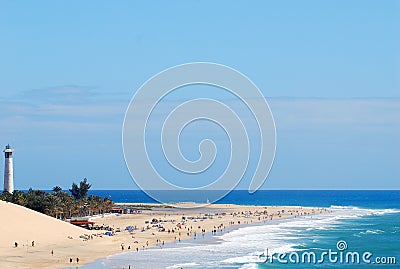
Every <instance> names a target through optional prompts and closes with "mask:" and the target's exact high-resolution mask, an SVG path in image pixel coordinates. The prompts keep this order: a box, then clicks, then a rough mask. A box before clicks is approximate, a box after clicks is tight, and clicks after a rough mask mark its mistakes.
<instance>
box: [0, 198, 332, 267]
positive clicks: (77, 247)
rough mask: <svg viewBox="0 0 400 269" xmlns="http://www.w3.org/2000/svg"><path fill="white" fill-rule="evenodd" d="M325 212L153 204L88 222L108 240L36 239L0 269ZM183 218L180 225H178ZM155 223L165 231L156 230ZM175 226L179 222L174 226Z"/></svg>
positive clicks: (93, 236)
mask: <svg viewBox="0 0 400 269" xmlns="http://www.w3.org/2000/svg"><path fill="white" fill-rule="evenodd" d="M125 204H126V203H125ZM140 204H145V203H140ZM148 205H149V204H147V206H148ZM153 209H156V210H153ZM327 210H329V209H328V208H322V207H302V206H296V207H293V206H291V207H288V206H286V207H281V206H247V205H246V206H243V205H233V204H210V205H207V206H206V207H196V208H192V209H188V208H185V209H181V208H176V207H173V208H171V207H169V206H165V205H160V204H158V205H153V207H150V210H142V211H141V213H137V214H121V215H119V216H116V215H114V216H113V215H111V216H107V217H104V218H101V217H96V218H94V219H93V221H94V222H95V223H96V224H98V225H105V226H109V227H112V228H113V229H114V231H115V232H114V233H113V234H114V235H113V236H105V235H104V233H105V231H104V230H83V231H84V233H85V234H87V235H88V237H87V238H89V239H82V238H76V237H74V239H73V240H72V239H71V240H70V239H65V240H64V241H62V242H57V243H51V244H47V245H46V244H45V242H44V241H43V242H41V240H40V239H37V242H38V244H37V247H36V246H35V248H33V247H29V251H31V252H28V253H25V252H23V251H21V249H20V250H19V253H18V255H16V254H15V251H16V249H11V250H8V251H7V252H8V253H6V255H9V256H11V259H10V258H9V257H7V258H9V259H7V261H2V262H0V265H1V268H15V265H16V264H18V268H33V269H35V268H80V267H82V266H86V265H90V264H93V263H95V262H96V261H98V260H101V259H104V258H106V257H108V256H110V255H116V254H120V253H128V251H129V250H130V251H131V252H132V251H136V252H139V251H143V250H144V249H148V248H152V247H159V245H162V247H167V245H168V246H169V245H170V244H175V243H179V240H180V241H181V242H185V243H186V242H190V241H191V242H193V241H192V240H193V237H197V238H198V239H199V238H202V234H203V233H204V237H206V234H207V236H209V234H211V231H212V230H217V235H222V234H225V233H223V230H224V228H225V229H227V230H228V231H227V232H231V231H233V230H235V229H239V228H241V227H247V226H250V225H263V224H264V222H265V223H270V222H271V220H272V221H275V220H284V219H287V218H288V217H289V218H290V217H294V216H295V215H296V216H297V215H299V216H302V215H303V214H304V215H306V216H308V215H313V214H321V213H324V212H327ZM152 219H157V220H160V222H159V223H157V226H156V227H154V226H153V225H155V224H153V225H150V221H151V220H152ZM183 220H185V221H184V222H183V223H182V221H183ZM239 222H240V224H239ZM159 224H161V226H162V227H163V229H164V231H162V229H160V230H159V228H158V225H159ZM178 224H180V226H179V228H178ZM146 225H147V226H146ZM127 226H132V227H135V226H136V228H137V230H134V231H128V230H125V227H127ZM168 231H169V232H168ZM49 232H51V231H49ZM52 232H57V231H52ZM198 239H196V240H198ZM199 241H200V240H198V241H197V242H199ZM174 242H175V243H174ZM176 245H178V244H176ZM176 245H175V246H176ZM177 247H179V246H177ZM27 249H28V247H27ZM52 250H54V256H53V255H50V251H52ZM13 253H14V254H13ZM77 257H79V263H77V262H76V258H77ZM70 258H72V262H71V263H70V262H69V259H70Z"/></svg>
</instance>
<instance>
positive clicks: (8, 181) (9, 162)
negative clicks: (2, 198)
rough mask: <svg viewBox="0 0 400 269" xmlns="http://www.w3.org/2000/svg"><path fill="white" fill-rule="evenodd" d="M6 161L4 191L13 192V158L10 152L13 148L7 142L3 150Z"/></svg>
mask: <svg viewBox="0 0 400 269" xmlns="http://www.w3.org/2000/svg"><path fill="white" fill-rule="evenodd" d="M3 152H4V155H5V158H6V161H5V164H4V191H8V192H9V193H13V191H14V171H13V159H12V153H13V152H14V149H12V148H11V147H10V145H9V144H8V145H7V146H6V149H5V150H3Z"/></svg>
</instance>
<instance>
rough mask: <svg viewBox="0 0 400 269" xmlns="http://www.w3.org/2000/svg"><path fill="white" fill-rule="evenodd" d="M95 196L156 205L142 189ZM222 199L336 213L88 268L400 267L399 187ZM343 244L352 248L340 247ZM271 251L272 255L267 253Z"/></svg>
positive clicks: (236, 194)
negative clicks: (310, 257) (356, 259)
mask: <svg viewBox="0 0 400 269" xmlns="http://www.w3.org/2000/svg"><path fill="white" fill-rule="evenodd" d="M91 194H95V195H100V196H102V197H110V198H111V199H113V200H114V201H115V202H124V203H127V202H155V201H154V200H152V199H151V198H150V197H148V196H147V195H145V194H144V193H142V192H141V191H99V190H98V191H96V190H94V191H91ZM162 195H165V198H167V199H170V200H169V201H171V202H181V201H196V202H204V197H205V195H207V194H204V193H201V194H200V193H199V195H198V196H196V195H191V197H185V195H186V194H185V193H179V194H177V193H171V192H164V193H162ZM218 203H235V204H246V205H265V206H268V205H293V206H313V207H324V208H327V209H329V211H331V212H330V213H327V214H321V215H314V216H306V217H301V218H293V219H286V220H280V221H273V222H267V223H265V224H258V225H252V226H243V227H240V228H238V229H235V230H232V231H229V232H226V233H224V234H221V235H217V236H213V239H216V240H215V241H212V240H210V239H209V238H208V239H205V240H204V241H201V240H197V242H194V241H187V242H183V243H181V244H171V246H170V247H167V248H163V249H158V248H154V249H148V250H145V251H139V252H138V253H136V252H130V253H123V254H118V255H113V256H109V257H107V258H104V259H101V260H99V261H97V262H96V263H93V264H90V265H87V266H85V267H83V268H86V269H94V268H125V269H127V268H128V266H129V265H131V266H132V267H131V268H168V269H172V268H198V269H204V268H242V269H245V268H260V269H262V268H310V267H317V268H342V267H343V268H400V191H283V190H282V191H258V192H256V193H255V194H252V195H250V194H248V193H247V191H233V192H231V193H230V194H229V195H227V196H226V197H224V198H223V199H222V200H220V201H219V202H218ZM210 237H211V235H210ZM338 242H340V243H338ZM344 246H347V247H346V248H344V249H343V247H344ZM329 251H330V252H337V255H336V256H337V257H338V260H337V261H334V257H336V256H332V257H333V258H332V260H329V257H328V256H327V255H325V256H322V253H323V252H329ZM310 252H312V253H314V254H315V255H316V262H314V260H312V261H311V262H307V256H304V257H305V260H306V262H304V263H302V255H304V253H310ZM367 252H369V253H371V255H370V257H368V259H366V260H365V261H364V260H363V258H362V256H363V255H364V254H365V253H367ZM349 253H350V254H351V255H353V254H354V253H357V254H358V255H359V257H360V262H359V263H357V262H352V259H351V257H350V254H349ZM271 254H274V258H273V259H271V258H270V256H268V258H267V255H271ZM283 254H286V256H281V261H279V260H278V259H277V257H278V255H283ZM340 255H341V256H340ZM346 255H348V257H349V258H348V259H347V260H349V262H348V263H346ZM354 255H356V254H354ZM367 255H368V253H367ZM289 257H291V260H290V259H289ZM297 257H298V258H299V260H297ZM321 257H324V261H323V262H319V260H322V259H321ZM340 257H342V261H341V260H340ZM393 258H394V260H393ZM379 260H380V261H382V260H383V261H385V260H386V262H389V260H390V263H391V264H382V263H381V264H378V263H377V261H379ZM285 261H286V262H287V263H286V264H285V263H283V262H285ZM368 261H369V262H370V263H367V262H368ZM393 263H395V264H393Z"/></svg>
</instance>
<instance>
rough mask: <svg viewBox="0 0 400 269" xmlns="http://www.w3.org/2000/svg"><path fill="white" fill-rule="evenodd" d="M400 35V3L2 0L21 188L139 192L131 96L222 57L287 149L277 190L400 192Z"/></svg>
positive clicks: (7, 104) (274, 178) (3, 68)
mask: <svg viewBox="0 0 400 269" xmlns="http://www.w3.org/2000/svg"><path fill="white" fill-rule="evenodd" d="M399 29H400V2H399V1H384V2H378V1H288V2H285V3H283V2H272V1H254V2H252V3H251V4H249V3H248V2H245V1H243V2H237V3H232V1H144V2H142V3H135V2H133V1H118V2H112V1H96V2H89V1H86V2H82V1H35V2H34V1H31V2H22V1H4V0H3V1H1V2H0V33H1V34H0V44H1V45H0V48H1V50H0V74H1V75H0V77H1V79H0V108H1V114H0V125H1V132H0V145H1V144H2V145H3V146H5V145H6V144H7V143H10V144H11V145H12V146H13V147H14V148H15V150H16V151H15V154H14V162H15V185H16V188H17V189H26V188H29V187H34V188H45V189H46V188H47V189H48V188H51V187H53V186H54V185H61V186H62V187H64V188H67V187H69V186H70V185H71V183H72V181H78V180H80V179H81V178H83V177H87V178H88V179H89V181H90V182H91V183H92V184H93V188H96V189H133V188H136V187H135V185H134V183H133V181H132V180H131V179H130V175H129V173H128V171H127V169H126V167H125V162H124V159H123V154H122V146H121V129H122V122H123V119H124V113H125V110H126V108H127V105H128V103H129V101H130V99H131V97H132V96H133V94H134V93H135V91H136V89H138V88H139V87H140V85H141V84H143V83H144V82H145V81H146V80H147V79H149V78H150V77H151V76H153V75H154V74H156V73H158V72H160V71H162V70H164V69H165V68H168V67H171V66H174V65H177V64H183V63H187V62H193V61H209V62H217V63H221V64H224V65H228V66H231V67H233V68H235V69H237V70H239V71H241V72H242V73H244V74H246V75H247V76H248V77H249V78H250V79H251V80H252V81H253V82H254V83H255V84H256V85H257V86H258V87H259V88H260V89H261V91H262V92H263V94H264V95H265V96H266V97H267V100H268V102H269V104H270V107H271V110H272V112H273V114H274V117H275V121H276V127H277V138H278V144H277V152H276V160H275V163H274V166H273V168H272V170H271V173H270V176H269V178H268V180H267V181H266V183H265V184H264V185H263V188H264V189H298V188H301V189H400V165H399V164H400V141H399V138H398V137H400V30H399ZM202 94H204V92H202ZM198 95H199V93H198V92H197V91H196V89H195V88H194V89H192V91H189V93H188V96H184V97H183V96H175V99H174V98H171V100H170V102H172V101H173V102H175V101H176V100H180V99H184V98H188V97H193V98H195V97H198ZM226 102H227V103H228V104H229V103H230V104H232V102H234V101H232V100H228V99H227V100H226ZM209 128H210V129H207V128H206V129H205V130H206V131H205V132H204V135H206V134H208V133H213V132H214V131H213V127H209ZM203 130H204V128H203ZM215 132H217V133H218V130H215ZM193 140H196V139H193ZM193 140H191V139H190V137H189V139H188V141H187V142H183V145H186V146H188V148H187V150H186V151H187V152H186V154H188V156H189V157H191V155H190V154H192V153H191V151H190V149H191V148H193ZM193 157H194V158H195V157H196V156H195V155H194V156H193ZM161 159H162V158H159V159H157V158H156V159H155V160H156V161H161ZM223 164H224V162H223V161H221V167H223ZM217 168H218V167H217ZM1 169H3V166H2V168H1ZM248 183H249V178H245V179H244V181H243V182H242V183H241V184H240V185H239V187H240V188H247V186H248Z"/></svg>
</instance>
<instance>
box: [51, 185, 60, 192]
mask: <svg viewBox="0 0 400 269" xmlns="http://www.w3.org/2000/svg"><path fill="white" fill-rule="evenodd" d="M60 191H62V188H61V187H60V186H54V187H53V192H54V193H59V192H60Z"/></svg>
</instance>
